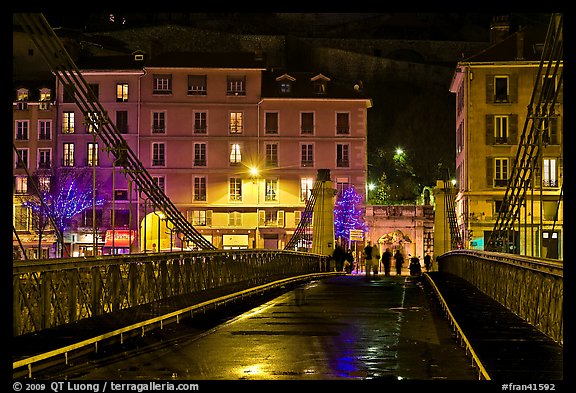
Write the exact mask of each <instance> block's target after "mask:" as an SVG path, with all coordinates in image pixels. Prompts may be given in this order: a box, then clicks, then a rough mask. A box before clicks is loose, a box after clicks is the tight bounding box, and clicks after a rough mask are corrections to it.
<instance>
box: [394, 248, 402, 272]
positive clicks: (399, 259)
mask: <svg viewBox="0 0 576 393" xmlns="http://www.w3.org/2000/svg"><path fill="white" fill-rule="evenodd" d="M394 259H395V260H396V275H397V276H400V275H402V265H404V257H403V256H402V254H401V253H400V250H396V254H394Z"/></svg>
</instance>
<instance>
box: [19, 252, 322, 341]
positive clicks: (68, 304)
mask: <svg viewBox="0 0 576 393" xmlns="http://www.w3.org/2000/svg"><path fill="white" fill-rule="evenodd" d="M325 271H327V263H326V258H325V257H324V256H321V255H316V254H310V253H302V252H295V251H273V250H235V251H233V252H228V251H197V252H177V253H157V254H132V255H127V256H110V257H95V258H87V259H84V258H69V259H59V260H54V259H47V260H34V261H17V262H15V263H14V264H13V311H14V312H13V335H14V336H18V335H22V334H26V333H32V332H36V331H40V330H42V329H47V328H51V327H55V326H59V325H63V324H66V323H70V322H74V321H78V320H80V319H84V318H90V317H93V316H96V315H101V314H104V313H110V312H114V311H119V310H126V309H129V308H130V307H134V306H138V305H142V304H146V303H151V302H156V301H160V300H164V299H167V298H170V297H173V296H178V295H184V294H189V293H193V292H196V291H203V290H207V289H213V288H218V287H222V286H226V285H230V284H239V283H240V284H242V286H243V287H245V288H249V287H253V286H257V285H261V284H264V283H267V282H270V281H273V280H277V279H281V278H286V277H291V276H297V275H302V274H309V273H317V272H325Z"/></svg>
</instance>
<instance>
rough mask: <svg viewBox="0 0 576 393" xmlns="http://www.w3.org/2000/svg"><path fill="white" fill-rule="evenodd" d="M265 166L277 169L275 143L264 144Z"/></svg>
mask: <svg viewBox="0 0 576 393" xmlns="http://www.w3.org/2000/svg"><path fill="white" fill-rule="evenodd" d="M266 166H271V167H277V166H278V144H277V143H267V144H266Z"/></svg>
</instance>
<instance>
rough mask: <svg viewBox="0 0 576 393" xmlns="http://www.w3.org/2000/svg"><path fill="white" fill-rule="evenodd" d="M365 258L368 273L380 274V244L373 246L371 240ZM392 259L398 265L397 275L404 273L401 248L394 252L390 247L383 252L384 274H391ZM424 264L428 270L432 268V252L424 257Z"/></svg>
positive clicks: (368, 274) (365, 251) (365, 250)
mask: <svg viewBox="0 0 576 393" xmlns="http://www.w3.org/2000/svg"><path fill="white" fill-rule="evenodd" d="M364 258H365V260H366V275H367V276H370V272H373V273H374V275H377V274H378V267H379V266H380V253H379V249H378V246H373V245H372V243H371V242H370V241H368V244H367V245H366V247H365V248H364ZM392 259H394V264H395V267H396V275H397V276H401V275H402V267H403V266H404V256H403V255H402V253H401V252H400V250H396V252H395V253H394V254H393V253H392V251H391V250H390V248H386V250H385V251H384V252H383V253H382V259H381V261H382V265H383V266H384V276H390V270H391V268H392ZM424 264H425V266H426V271H430V270H431V268H432V257H431V256H430V254H428V253H427V254H426V256H425V257H424Z"/></svg>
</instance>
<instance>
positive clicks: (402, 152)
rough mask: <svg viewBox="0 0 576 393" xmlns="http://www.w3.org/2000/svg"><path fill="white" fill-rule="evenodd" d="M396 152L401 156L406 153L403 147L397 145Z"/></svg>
mask: <svg viewBox="0 0 576 393" xmlns="http://www.w3.org/2000/svg"><path fill="white" fill-rule="evenodd" d="M396 154H397V155H399V156H401V155H402V154H404V150H403V149H402V148H401V147H397V148H396Z"/></svg>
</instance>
